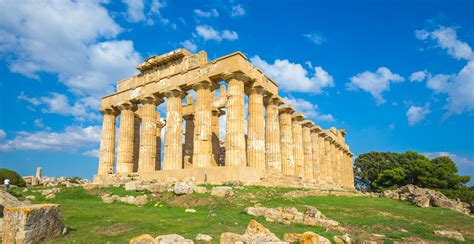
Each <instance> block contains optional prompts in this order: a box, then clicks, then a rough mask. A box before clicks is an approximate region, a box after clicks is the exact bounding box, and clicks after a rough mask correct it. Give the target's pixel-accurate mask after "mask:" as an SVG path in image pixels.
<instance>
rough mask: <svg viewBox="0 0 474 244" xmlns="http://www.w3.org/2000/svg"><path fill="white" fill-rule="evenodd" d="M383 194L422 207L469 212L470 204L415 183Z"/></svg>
mask: <svg viewBox="0 0 474 244" xmlns="http://www.w3.org/2000/svg"><path fill="white" fill-rule="evenodd" d="M382 196H384V197H387V198H392V199H395V200H406V201H409V202H412V203H413V204H415V205H417V206H420V207H429V206H436V207H440V208H447V209H451V210H454V211H457V212H461V213H463V214H469V213H470V209H469V204H468V203H464V202H461V201H459V200H453V199H450V198H448V197H446V196H445V195H444V194H443V193H441V192H439V191H435V190H431V189H426V188H420V187H417V186H414V185H405V186H402V187H400V188H398V189H396V190H387V191H384V192H383V193H382Z"/></svg>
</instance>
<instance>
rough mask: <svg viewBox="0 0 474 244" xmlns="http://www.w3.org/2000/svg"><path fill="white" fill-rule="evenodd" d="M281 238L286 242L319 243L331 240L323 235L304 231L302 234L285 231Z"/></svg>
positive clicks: (328, 243) (326, 243)
mask: <svg viewBox="0 0 474 244" xmlns="http://www.w3.org/2000/svg"><path fill="white" fill-rule="evenodd" d="M283 239H284V240H285V241H287V242H290V243H294V242H299V243H320V244H330V243H331V241H329V239H327V238H326V237H324V236H320V235H318V234H316V233H314V232H311V231H306V232H304V233H302V234H296V233H286V234H285V236H284V237H283Z"/></svg>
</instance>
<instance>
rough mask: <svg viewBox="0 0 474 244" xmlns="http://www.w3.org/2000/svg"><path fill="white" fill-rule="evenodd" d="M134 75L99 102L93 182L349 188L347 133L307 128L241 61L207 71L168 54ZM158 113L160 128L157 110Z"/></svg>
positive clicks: (193, 59)
mask: <svg viewBox="0 0 474 244" xmlns="http://www.w3.org/2000/svg"><path fill="white" fill-rule="evenodd" d="M137 69H138V70H139V71H140V74H138V75H136V76H133V77H131V78H128V79H124V80H121V81H119V82H118V83H117V87H116V92H115V93H113V94H110V95H108V96H105V97H103V98H102V106H101V112H102V114H103V125H102V138H101V143H100V159H99V167H98V172H97V175H96V176H95V177H94V181H95V182H109V181H111V180H112V179H114V178H117V177H120V176H130V175H133V176H136V177H139V178H140V179H143V180H160V179H168V178H174V179H177V180H182V179H185V178H189V177H193V178H194V179H195V180H196V181H197V182H209V183H223V182H226V181H242V182H246V183H255V184H262V185H281V186H286V185H288V186H290V185H291V186H295V185H296V186H305V187H321V188H339V189H353V188H354V183H353V182H354V180H353V178H354V176H353V171H352V156H353V154H352V153H351V151H350V150H349V146H348V145H347V144H346V143H345V140H344V137H345V135H346V131H345V130H338V129H336V128H330V129H327V130H325V129H322V128H321V127H320V126H318V125H315V124H314V123H313V122H312V121H310V120H308V119H306V117H305V115H304V114H303V113H301V112H299V111H296V110H295V108H294V107H293V106H291V105H290V104H287V103H285V101H284V100H283V99H282V98H281V97H279V95H278V85H277V83H276V82H275V81H273V80H272V79H271V78H269V77H268V76H266V75H265V74H264V73H263V72H262V71H261V70H260V69H258V68H256V67H255V66H254V65H252V64H251V63H250V62H249V61H248V60H247V58H246V57H245V56H244V55H243V54H242V53H241V52H235V53H232V54H229V55H227V56H223V57H220V58H217V59H215V60H212V61H208V58H207V53H206V52H204V51H200V52H199V53H197V54H192V53H190V52H189V51H187V50H186V49H177V50H175V51H172V52H169V53H166V54H163V55H160V56H152V57H150V58H147V59H145V61H144V62H143V63H142V64H139V65H138V66H137ZM246 96H247V97H246ZM162 103H165V104H166V118H165V119H162V118H161V116H160V113H159V112H158V110H157V106H158V105H160V104H162ZM246 103H247V105H248V106H247V109H246V106H245V104H246ZM245 110H247V111H245ZM221 116H226V117H225V133H221V131H220V130H219V128H220V127H221V125H220V118H221ZM117 117H119V118H118V120H119V127H118V140H117V143H118V145H117V148H116V123H117ZM163 130H164V131H163ZM162 131H163V132H164V133H162ZM162 134H163V135H164V140H163V142H164V145H162ZM116 151H117V152H116ZM162 154H163V155H162ZM115 158H117V159H115Z"/></svg>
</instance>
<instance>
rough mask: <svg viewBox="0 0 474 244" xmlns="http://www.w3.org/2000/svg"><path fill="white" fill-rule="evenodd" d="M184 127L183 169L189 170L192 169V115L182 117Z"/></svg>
mask: <svg viewBox="0 0 474 244" xmlns="http://www.w3.org/2000/svg"><path fill="white" fill-rule="evenodd" d="M183 119H184V121H185V126H184V128H185V129H184V148H183V168H184V169H189V168H192V167H193V161H194V157H193V156H194V155H193V150H194V129H195V125H194V115H193V114H187V115H184V116H183Z"/></svg>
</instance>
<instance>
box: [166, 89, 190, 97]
mask: <svg viewBox="0 0 474 244" xmlns="http://www.w3.org/2000/svg"><path fill="white" fill-rule="evenodd" d="M186 94H187V93H186V92H184V91H183V90H182V89H181V88H179V87H177V86H175V87H171V88H170V89H168V90H167V91H165V92H164V95H165V97H168V98H169V97H181V98H184V97H185V96H186Z"/></svg>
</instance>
